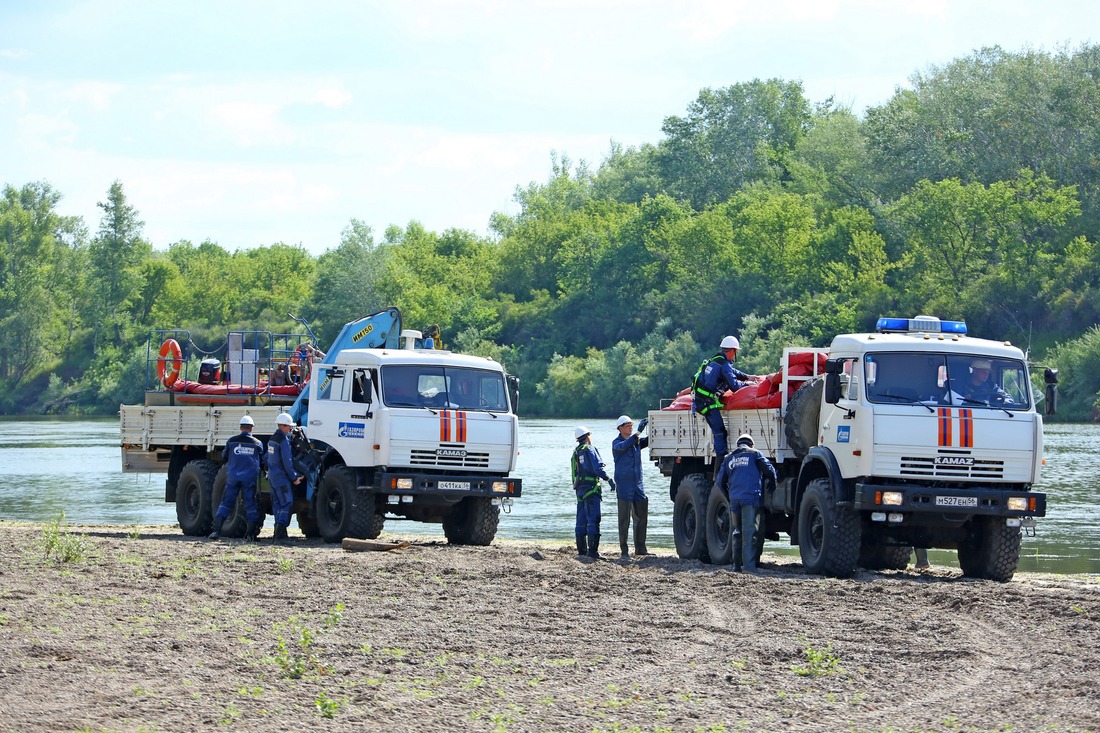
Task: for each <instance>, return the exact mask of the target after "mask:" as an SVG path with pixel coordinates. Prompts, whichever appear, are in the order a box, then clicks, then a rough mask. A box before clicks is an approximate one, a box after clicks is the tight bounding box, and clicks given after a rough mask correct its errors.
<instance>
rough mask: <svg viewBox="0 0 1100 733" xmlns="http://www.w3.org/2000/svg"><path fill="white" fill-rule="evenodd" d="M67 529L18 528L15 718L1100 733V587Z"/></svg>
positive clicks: (100, 724)
mask: <svg viewBox="0 0 1100 733" xmlns="http://www.w3.org/2000/svg"><path fill="white" fill-rule="evenodd" d="M68 531H69V534H68V535H67V536H64V535H62V536H60V537H55V538H53V539H52V540H51V539H50V538H49V536H48V533H47V532H46V531H45V530H44V528H43V526H41V525H28V524H12V523H2V522H0V552H2V555H3V557H4V563H3V565H2V566H0V730H3V731H77V730H89V731H194V730H199V729H219V728H225V729H228V730H241V731H258V732H259V731H263V732H264V733H273V732H275V731H294V730H321V731H343V730H349V731H350V730H354V731H427V730H448V731H577V732H578V733H579V732H581V731H620V732H625V731H640V732H641V731H647V732H648V731H654V732H656V731H705V732H707V733H711V732H715V733H717V732H727V731H742V730H745V731H749V730H751V731H756V730H768V731H770V730H797V731H802V730H813V731H836V730H844V731H939V730H943V731H959V730H983V731H985V730H994V731H1009V730H1013V731H1032V730H1044V731H1086V730H1092V731H1096V730H1100V641H1098V640H1100V580H1098V579H1097V578H1087V577H1069V576H1055V575H1039V574H1029V575H1018V576H1017V578H1016V579H1015V580H1014V581H1013V582H1011V583H1006V584H999V583H991V582H979V581H970V580H964V579H962V578H961V577H960V576H959V575H958V572H957V571H954V570H941V571H937V572H933V573H932V574H929V575H917V574H916V573H914V572H887V573H870V572H868V573H862V574H860V575H858V576H857V577H855V578H852V579H848V580H833V579H825V578H819V577H814V576H808V575H806V574H804V573H803V572H802V569H801V567H800V566H799V565H797V564H794V563H793V561H792V560H791V559H790V558H776V557H771V558H769V557H768V556H765V563H764V568H765V569H766V570H767V572H766V574H765V575H763V576H759V577H756V576H745V575H740V574H737V573H733V572H731V571H730V570H729V569H727V568H715V567H711V566H707V565H702V564H700V563H698V562H694V561H691V562H687V561H681V560H679V559H678V558H675V557H674V556H672V555H669V554H667V553H665V554H661V555H658V556H654V557H646V558H643V559H640V560H631V561H629V562H619V561H607V560H605V561H600V562H595V563H591V562H581V561H578V560H577V559H576V558H575V557H574V555H573V552H572V550H571V549H569V548H566V547H562V546H557V547H552V546H545V545H543V546H536V545H534V544H527V543H517V542H497V543H494V545H493V546H492V547H489V548H463V547H451V546H448V545H446V544H444V543H442V542H440V541H438V540H431V539H424V538H419V539H417V538H408V539H411V540H412V541H413V544H412V545H411V546H410V547H408V548H405V549H402V550H398V551H393V552H362V553H350V552H345V551H343V550H341V549H340V548H339V547H336V546H332V545H325V544H323V543H320V542H316V541H306V540H303V539H301V538H299V539H297V540H295V541H294V542H293V543H292V544H291V545H290V546H284V547H277V546H273V545H271V544H270V543H269V542H261V543H257V544H246V543H241V542H239V541H232V542H229V541H220V542H207V541H202V540H195V539H191V538H185V537H183V536H182V535H180V534H178V533H176V531H175V530H174V529H171V528H168V527H142V528H133V529H128V528H120V527H70V528H69V529H68ZM397 537H399V535H383V538H391V539H393V538H397ZM65 550H69V551H70V554H71V555H73V556H74V557H72V558H71V559H69V560H67V561H63V560H59V559H58V557H59V555H60V554H62V553H63V552H64V551H65Z"/></svg>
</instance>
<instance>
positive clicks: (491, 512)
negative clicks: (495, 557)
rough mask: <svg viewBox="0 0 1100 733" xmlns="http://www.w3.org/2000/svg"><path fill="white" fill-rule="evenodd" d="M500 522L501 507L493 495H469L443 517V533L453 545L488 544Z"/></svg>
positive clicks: (494, 535)
mask: <svg viewBox="0 0 1100 733" xmlns="http://www.w3.org/2000/svg"><path fill="white" fill-rule="evenodd" d="M499 523H500V507H497V506H493V499H492V497H488V496H467V497H466V498H465V499H463V500H462V501H460V502H459V503H458V504H457V505H455V507H454V509H452V510H451V513H450V514H448V515H447V516H446V517H445V518H444V519H443V534H445V535H447V541H448V542H450V543H451V544H452V545H488V544H489V543H490V542H492V541H493V538H494V537H496V536H497V525H498V524H499Z"/></svg>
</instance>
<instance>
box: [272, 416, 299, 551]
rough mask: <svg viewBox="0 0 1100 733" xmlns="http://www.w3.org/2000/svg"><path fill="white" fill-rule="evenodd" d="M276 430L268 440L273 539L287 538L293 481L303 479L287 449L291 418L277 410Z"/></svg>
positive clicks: (279, 540) (291, 424)
mask: <svg viewBox="0 0 1100 733" xmlns="http://www.w3.org/2000/svg"><path fill="white" fill-rule="evenodd" d="M275 427H276V430H275V434H274V435H272V436H271V439H270V440H268V441H267V480H268V481H269V482H270V483H271V512H272V514H274V515H275V534H274V536H273V537H272V539H273V540H274V541H275V542H282V541H284V540H286V539H287V534H286V528H287V526H288V525H289V524H290V507H291V505H292V504H293V503H294V490H293V489H292V488H291V486H292V485H293V484H299V483H301V482H302V476H301V474H299V473H298V472H297V471H295V470H294V460H293V457H292V455H291V451H290V430H291V428H293V427H294V418H292V417H291V416H290V415H289V414H288V413H286V412H283V413H280V414H279V416H278V417H276V418H275Z"/></svg>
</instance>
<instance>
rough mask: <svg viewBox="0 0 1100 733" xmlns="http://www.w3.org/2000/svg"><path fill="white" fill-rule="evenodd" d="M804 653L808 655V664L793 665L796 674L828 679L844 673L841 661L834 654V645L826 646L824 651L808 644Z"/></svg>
mask: <svg viewBox="0 0 1100 733" xmlns="http://www.w3.org/2000/svg"><path fill="white" fill-rule="evenodd" d="M802 653H803V654H805V655H806V663H805V664H794V665H791V669H792V670H793V671H794V672H795V673H796V674H800V675H802V676H803V677H827V676H829V675H831V674H835V673H837V672H841V671H843V670H841V668H840V666H839V664H840V659H839V658H838V657H837V656H836V655H835V654H833V645H832V644H828V645H826V647H825V648H824V649H815V648H814V647H813V646H812V645H810V644H807V645H806V648H805V649H803V650H802Z"/></svg>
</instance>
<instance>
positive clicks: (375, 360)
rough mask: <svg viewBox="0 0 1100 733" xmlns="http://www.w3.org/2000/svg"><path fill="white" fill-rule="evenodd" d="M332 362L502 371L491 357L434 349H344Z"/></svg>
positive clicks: (350, 364) (352, 364)
mask: <svg viewBox="0 0 1100 733" xmlns="http://www.w3.org/2000/svg"><path fill="white" fill-rule="evenodd" d="M334 364H336V365H337V366H352V367H356V366H364V367H379V366H390V365H395V364H403V365H410V366H444V367H464V368H467V369H489V370H492V371H495V372H502V371H504V368H503V367H502V366H501V365H500V364H499V363H498V362H495V361H493V360H492V359H486V358H484V357H481V356H472V355H470V354H455V353H453V352H450V351H443V350H438V349H344V350H343V351H341V352H340V353H339V354H337V355H336V357H335V359H334Z"/></svg>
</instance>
